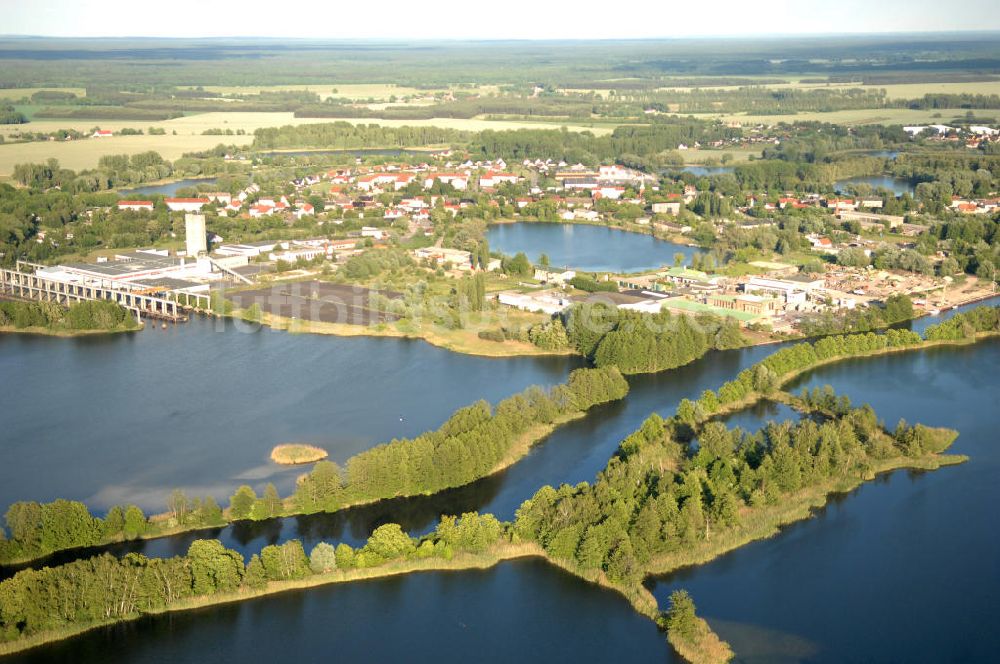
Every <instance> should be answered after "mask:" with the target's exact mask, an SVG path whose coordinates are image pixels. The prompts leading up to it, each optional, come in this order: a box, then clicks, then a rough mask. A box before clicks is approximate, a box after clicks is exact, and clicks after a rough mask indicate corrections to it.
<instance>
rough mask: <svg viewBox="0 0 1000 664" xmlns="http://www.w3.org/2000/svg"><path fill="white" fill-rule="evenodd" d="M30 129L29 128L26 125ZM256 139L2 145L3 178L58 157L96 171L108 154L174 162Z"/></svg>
mask: <svg viewBox="0 0 1000 664" xmlns="http://www.w3.org/2000/svg"><path fill="white" fill-rule="evenodd" d="M25 126H30V125H25ZM252 140H253V136H191V135H178V136H171V135H169V134H168V135H166V136H114V137H112V138H88V139H83V140H79V141H36V142H33V143H15V144H6V145H0V176H9V175H10V174H11V173H13V172H14V165H15V164H20V163H42V162H44V161H45V160H46V159H49V158H52V157H54V158H56V159H58V160H59V163H60V164H61V165H62V166H64V167H66V168H71V169H73V170H82V169H86V168H95V167H96V166H97V160H98V159H100V158H101V157H103V156H104V155H109V154H137V153H139V152H146V151H147V150H155V151H156V152H159V153H160V155H162V156H163V158H164V159H169V160H171V161H172V160H174V159H178V158H179V157H181V156H182V155H183V154H184V153H185V152H195V151H199V150H207V149H209V148H213V147H215V146H216V145H218V144H219V143H223V142H225V143H227V144H228V143H236V144H240V145H246V144H248V143H250V141H252Z"/></svg>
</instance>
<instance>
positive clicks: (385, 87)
mask: <svg viewBox="0 0 1000 664" xmlns="http://www.w3.org/2000/svg"><path fill="white" fill-rule="evenodd" d="M188 87H189V88H190V89H193V86H188ZM203 89H204V90H205V91H206V92H218V93H219V94H222V95H253V94H259V93H261V92H284V91H290V90H293V91H307V92H315V93H316V94H318V95H319V96H320V98H321V99H330V98H333V97H340V98H343V99H353V100H357V101H365V100H368V99H375V100H376V101H385V102H387V101H389V98H390V97H393V96H395V97H407V96H423V95H429V94H434V93H435V92H446V91H447V90H448V88H445V87H441V88H436V89H419V88H412V87H407V86H402V85H394V84H391V83H324V84H307V85H252V86H226V85H206V86H204V87H203ZM334 90H336V91H337V92H336V93H334ZM462 91H464V92H478V93H480V94H489V93H491V92H496V91H497V87H496V86H491V85H487V86H479V87H477V88H462Z"/></svg>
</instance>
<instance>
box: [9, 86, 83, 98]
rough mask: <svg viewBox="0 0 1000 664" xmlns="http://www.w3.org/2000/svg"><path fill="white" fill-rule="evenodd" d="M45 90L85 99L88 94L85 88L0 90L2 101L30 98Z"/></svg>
mask: <svg viewBox="0 0 1000 664" xmlns="http://www.w3.org/2000/svg"><path fill="white" fill-rule="evenodd" d="M43 90H44V91H45V92H71V93H73V94H75V95H76V96H77V97H84V96H86V94H87V91H86V90H85V89H84V88H0V101H10V100H12V99H15V100H16V99H23V98H25V97H29V98H30V97H31V95H33V94H35V93H36V92H41V91H43Z"/></svg>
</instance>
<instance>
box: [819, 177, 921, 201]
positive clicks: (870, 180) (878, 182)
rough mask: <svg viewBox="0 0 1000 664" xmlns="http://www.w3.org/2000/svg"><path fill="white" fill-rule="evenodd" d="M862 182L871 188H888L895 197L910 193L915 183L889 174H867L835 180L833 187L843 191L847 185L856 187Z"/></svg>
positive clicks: (914, 187)
mask: <svg viewBox="0 0 1000 664" xmlns="http://www.w3.org/2000/svg"><path fill="white" fill-rule="evenodd" d="M862 184H866V185H869V186H870V187H871V188H872V189H873V190H877V189H888V190H889V191H891V192H892V193H893V194H895V195H896V196H897V197H898V196H902V195H903V194H910V195H912V194H913V192H914V191H915V190H916V185H914V184H913V183H912V182H910V181H909V180H907V179H905V178H897V177H893V176H891V175H868V176H865V177H857V178H848V179H846V180H841V181H839V182H835V183H834V185H833V188H834V189H835V190H837V191H839V192H841V193H844V192H845V191H846V189H847V188H848V187H856V186H858V185H862Z"/></svg>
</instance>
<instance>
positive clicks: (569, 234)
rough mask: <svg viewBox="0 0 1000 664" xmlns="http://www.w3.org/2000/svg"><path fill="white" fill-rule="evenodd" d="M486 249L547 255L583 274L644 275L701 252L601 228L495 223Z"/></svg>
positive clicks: (531, 256) (533, 256)
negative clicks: (680, 258)
mask: <svg viewBox="0 0 1000 664" xmlns="http://www.w3.org/2000/svg"><path fill="white" fill-rule="evenodd" d="M486 239H487V240H489V243H490V250H492V251H500V252H503V253H505V254H508V255H511V256H513V255H514V254H516V253H517V252H519V251H523V252H524V253H525V254H526V255H527V256H528V259H529V260H530V261H532V262H538V258H539V256H541V255H542V254H546V255H547V256H548V257H549V261H550V263H551V264H552V266H553V268H556V267H558V268H569V269H575V270H583V271H586V272H617V273H622V272H642V271H645V270H652V269H656V268H659V267H663V266H670V265H673V264H674V254H677V253H681V254H684V262H685V264H690V262H691V257H692V256H693V255H694V254H696V253H702V250H701V249H699V248H697V247H688V246H685V245H680V244H674V243H673V242H666V241H664V240H658V239H656V238H654V237H652V236H651V235H644V234H641V233H630V232H627V231H621V230H617V229H613V228H607V227H605V226H589V225H586V224H561V223H524V222H522V223H515V224H495V225H493V226H490V228H489V230H488V231H487V233H486Z"/></svg>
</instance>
